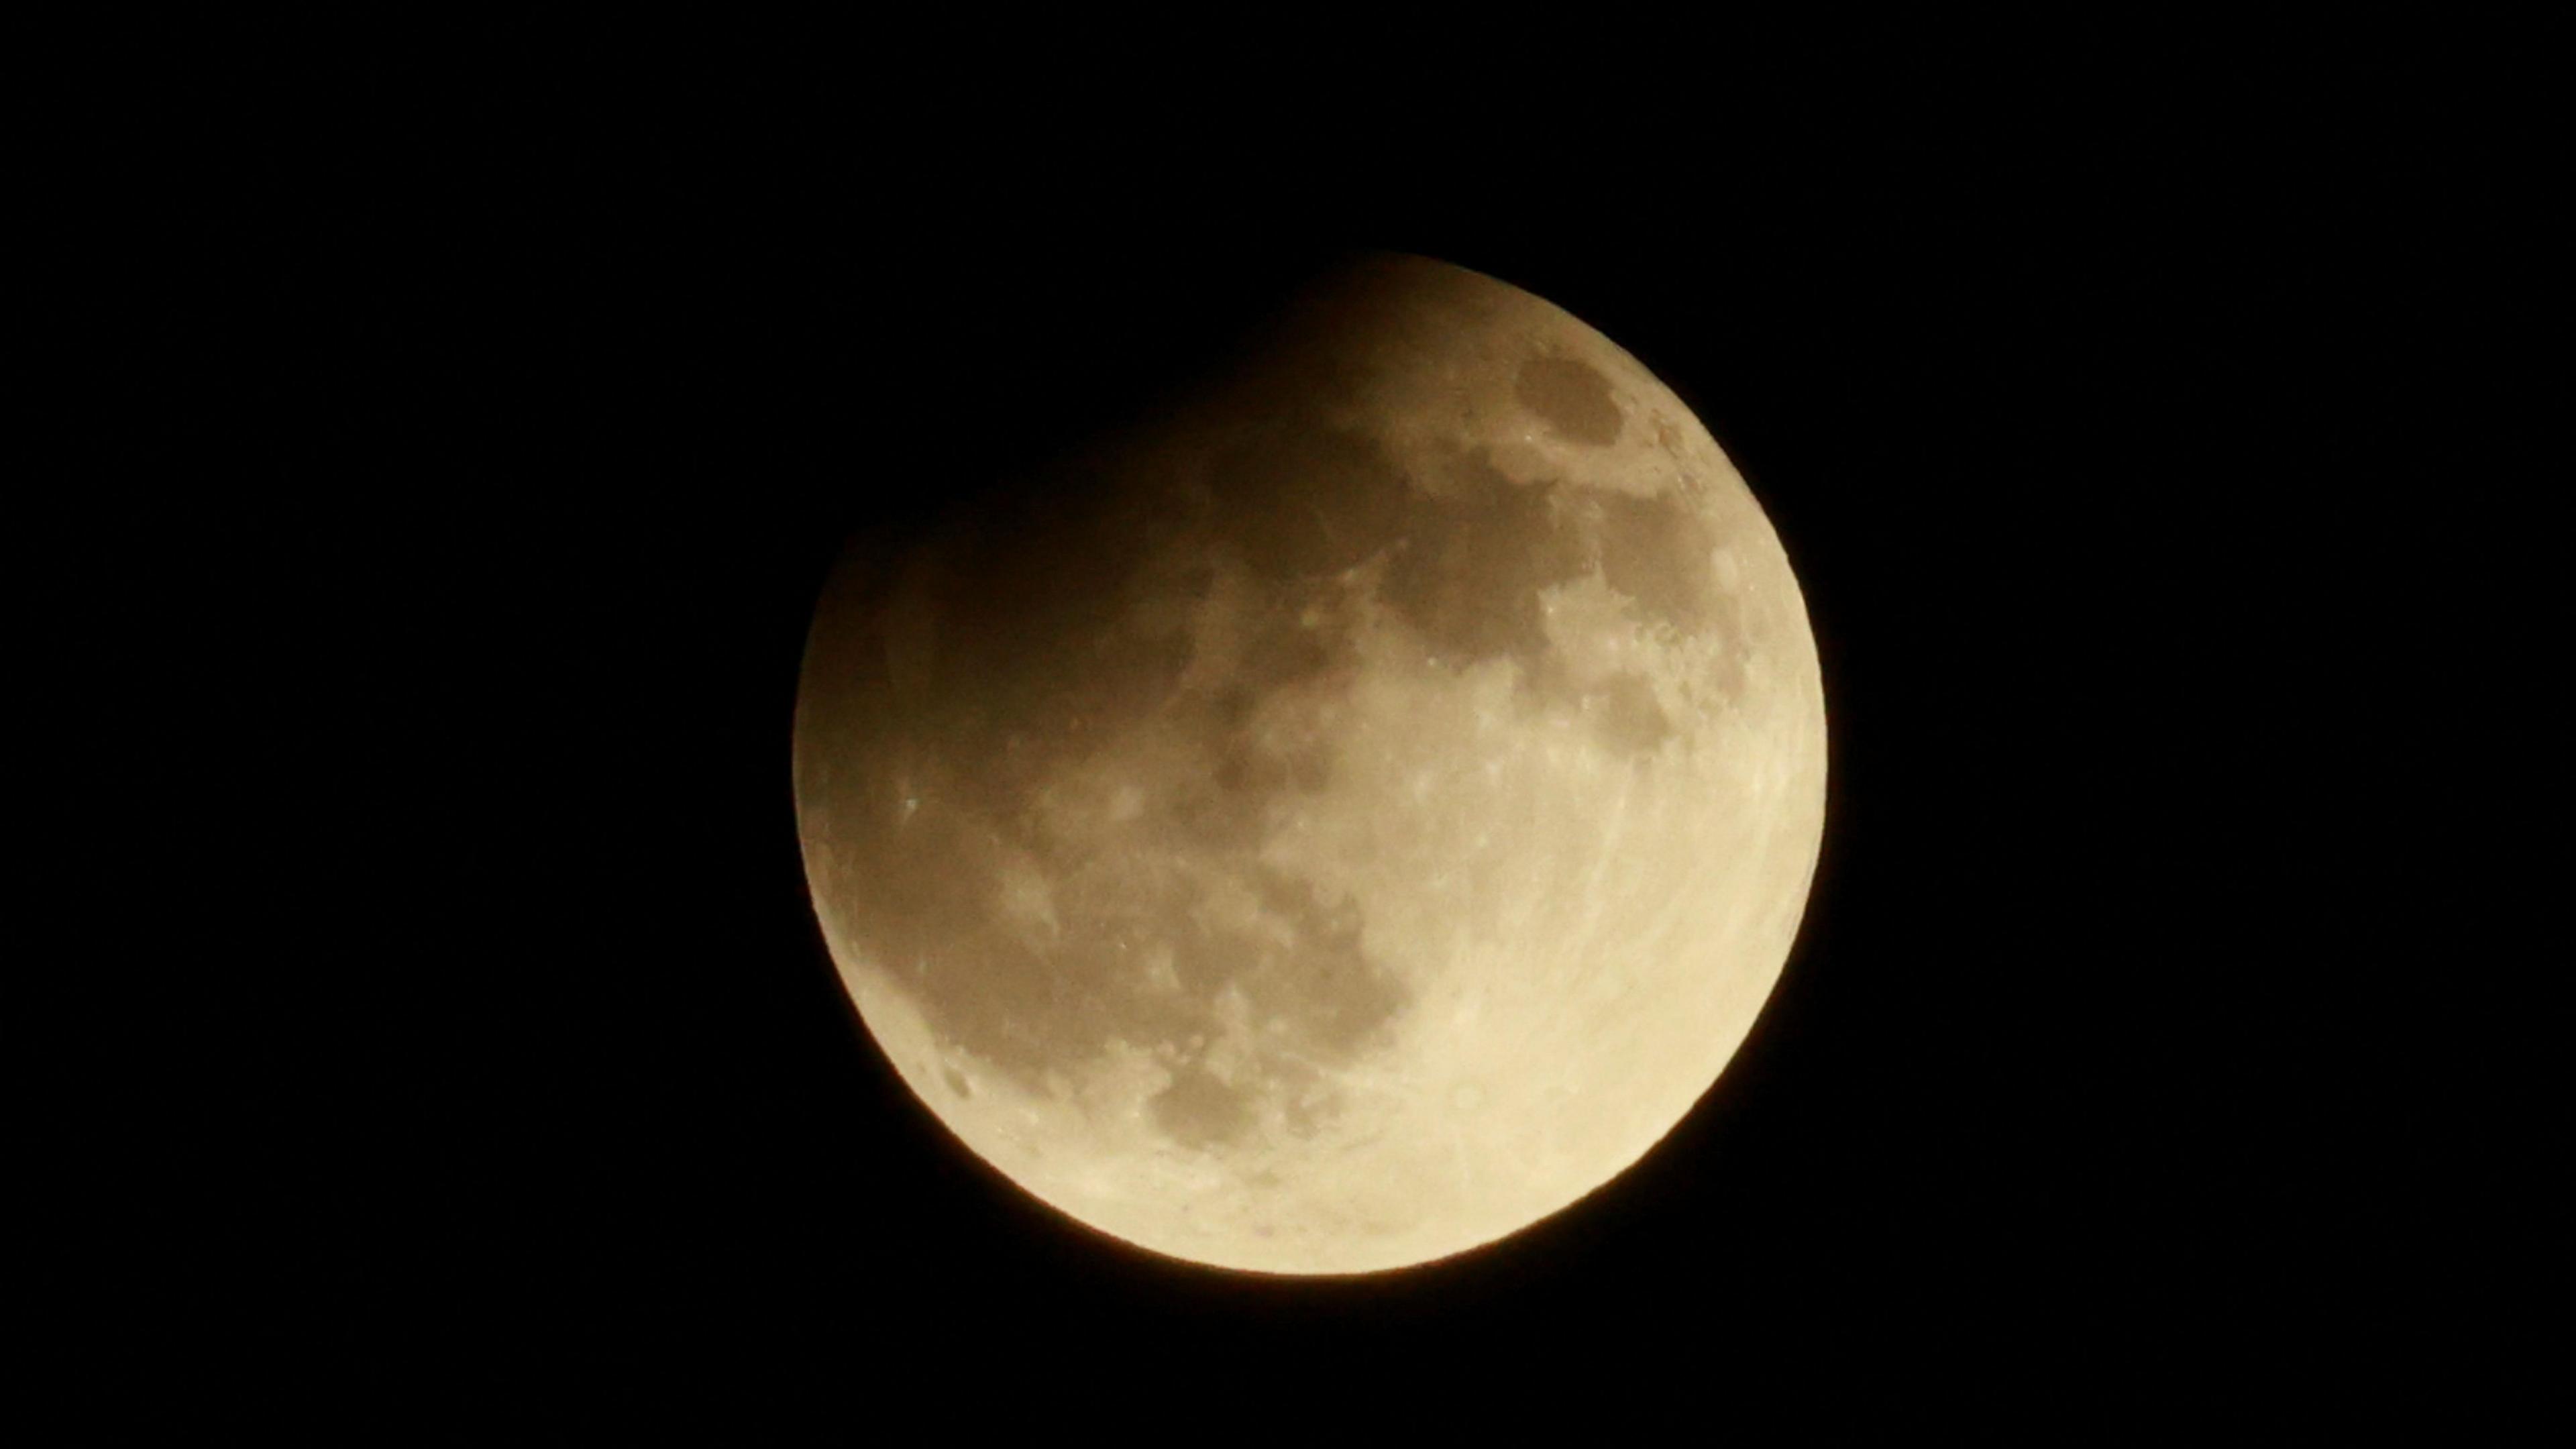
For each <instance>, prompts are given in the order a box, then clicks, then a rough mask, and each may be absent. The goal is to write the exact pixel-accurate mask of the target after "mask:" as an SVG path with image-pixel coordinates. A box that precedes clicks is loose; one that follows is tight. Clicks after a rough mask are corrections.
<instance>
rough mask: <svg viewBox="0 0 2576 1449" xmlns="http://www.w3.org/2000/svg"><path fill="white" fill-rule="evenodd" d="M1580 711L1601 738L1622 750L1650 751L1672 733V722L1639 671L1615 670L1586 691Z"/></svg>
mask: <svg viewBox="0 0 2576 1449" xmlns="http://www.w3.org/2000/svg"><path fill="white" fill-rule="evenodd" d="M1583 712H1584V715H1585V717H1586V718H1588V719H1589V720H1590V721H1591V722H1592V728H1593V731H1594V732H1595V733H1596V734H1597V735H1599V736H1600V739H1601V742H1602V743H1603V744H1605V745H1607V746H1609V747H1610V748H1611V749H1614V750H1617V751H1619V752H1620V753H1622V754H1652V753H1653V752H1654V751H1656V750H1657V749H1660V748H1662V746H1663V743H1664V741H1666V740H1668V739H1671V738H1672V736H1673V722H1672V721H1671V720H1670V719H1669V718H1667V717H1666V716H1665V714H1664V707H1663V705H1661V704H1660V703H1658V702H1657V701H1656V699H1655V690H1654V686H1653V685H1650V684H1648V683H1647V682H1646V679H1645V676H1643V675H1638V674H1614V675H1612V676H1610V678H1609V679H1608V680H1607V681H1605V682H1604V683H1602V684H1601V685H1599V686H1598V687H1596V688H1595V689H1594V690H1592V691H1591V692H1590V693H1589V694H1587V695H1586V696H1585V698H1584V701H1583Z"/></svg>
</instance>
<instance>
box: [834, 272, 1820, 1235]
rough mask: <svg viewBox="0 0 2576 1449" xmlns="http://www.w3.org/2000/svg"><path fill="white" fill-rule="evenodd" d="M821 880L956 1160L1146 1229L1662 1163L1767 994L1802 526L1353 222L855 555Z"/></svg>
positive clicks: (1671, 404) (1802, 812) (1367, 1211)
mask: <svg viewBox="0 0 2576 1449" xmlns="http://www.w3.org/2000/svg"><path fill="white" fill-rule="evenodd" d="M794 749H795V792H796V803H797V810H798V817H799V826H800V831H801V834H802V838H803V843H804V851H805V862H806V871H807V876H808V880H809V882H810V884H811V886H812V890H813V897H814V903H815V908H816V910H817V912H818V914H819V916H820V918H821V922H822V926H823V931H824V934H825V937H826V939H827V940H828V942H829V944H830V947H831V951H832V954H833V957H834V959H835V960H836V961H837V963H838V965H839V968H840V971H841V973H842V976H843V979H844V981H845V982H846V983H847V985H848V988H849V991H850V994H851V996H852V998H853V999H854V1000H855V1002H856V1004H857V1007H858V1010H859V1014H860V1017H861V1019H862V1020H864V1021H865V1023H866V1024H867V1027H868V1030H869V1032H870V1033H871V1034H872V1035H873V1036H874V1037H875V1038H876V1040H877V1042H878V1043H879V1045H880V1046H882V1047H883V1049H884V1050H885V1052H886V1054H887V1056H888V1057H889V1058H890V1059H891V1060H892V1062H893V1064H894V1066H895V1068H896V1069H897V1070H898V1071H899V1072H900V1073H901V1074H902V1077H903V1079H904V1081H905V1082H906V1083H907V1084H909V1085H910V1087H911V1088H912V1090H913V1091H914V1092H916V1093H917V1094H919V1096H920V1097H921V1099H922V1101H923V1102H925V1103H927V1104H928V1105H929V1107H930V1109H931V1110H932V1111H933V1112H934V1113H936V1114H937V1115H938V1117H939V1119H940V1120H941V1121H942V1122H943V1123H945V1124H946V1125H947V1126H948V1128H949V1129H950V1130H951V1131H952V1132H954V1133H955V1134H956V1136H957V1137H958V1138H959V1139H961V1140H962V1141H963V1142H964V1143H965V1144H966V1145H967V1146H968V1147H970V1148H971V1149H973V1150H974V1151H975V1152H976V1153H977V1154H979V1155H980V1156H982V1157H983V1158H984V1159H985V1160H986V1161H988V1162H990V1163H991V1164H992V1165H993V1166H994V1167H996V1168H998V1169H999V1170H1000V1171H1001V1172H1002V1173H1004V1174H1005V1175H1006V1176H1008V1177H1009V1178H1010V1179H1011V1180H1012V1181H1014V1182H1016V1183H1018V1184H1020V1185H1021V1186H1022V1187H1024V1188H1026V1189H1027V1190H1028V1191H1029V1192H1031V1193H1033V1194H1035V1195H1036V1196H1037V1197H1039V1198H1040V1199H1042V1200H1044V1201H1045V1202H1047V1203H1050V1204H1052V1205H1053V1206H1055V1207H1056V1208H1058V1209H1060V1210H1062V1211H1063V1212H1065V1213H1067V1214H1070V1215H1071V1216H1072V1217H1074V1218H1076V1219H1078V1220H1079V1221H1081V1222H1083V1223H1086V1224H1089V1225H1090V1226H1092V1227H1094V1228H1097V1229H1100V1230H1102V1231H1104V1232H1107V1233H1111V1234H1114V1235H1116V1236H1117V1237H1119V1238H1122V1239H1125V1240H1127V1241H1129V1242H1132V1243H1136V1244H1139V1245H1141V1246H1143V1247H1146V1248H1149V1249H1152V1250H1155V1251H1157V1252H1160V1253H1165V1254H1169V1255H1172V1256H1175V1257H1179V1258H1185V1259H1191V1260H1195V1261H1198V1262H1202V1263H1210V1264H1218V1265H1223V1266H1226V1267H1232V1268H1241V1269H1252V1270H1260V1271H1267V1272H1274V1273H1359V1272H1370V1271H1375V1270H1380V1269H1388V1268H1395V1267H1400V1266H1403V1265H1406V1264H1412V1263H1419V1262H1423V1261H1426V1260H1429V1259H1433V1258H1439V1257H1444V1256H1447V1255H1450V1254H1453V1253H1457V1252H1460V1251H1462V1250H1465V1249H1468V1248H1473V1247H1476V1246H1478V1245H1480V1244H1483V1243H1488V1242H1491V1241H1493V1240H1494V1239H1497V1238H1500V1237H1503V1236H1505V1235H1507V1234H1509V1233H1512V1232H1514V1231H1516V1230H1518V1229H1520V1228H1522V1227H1524V1226H1527V1225H1528V1224H1530V1223H1532V1222H1534V1221H1536V1220H1537V1219H1539V1218H1541V1217H1544V1216H1546V1215H1548V1214H1550V1213H1553V1212H1555V1211H1557V1210H1558V1209H1560V1208H1563V1207H1565V1206H1567V1205H1568V1204H1570V1203H1572V1202H1574V1201H1575V1200H1576V1199H1578V1198H1580V1197H1582V1196H1583V1195H1584V1194H1586V1193H1588V1192H1590V1191H1592V1190H1593V1189H1595V1188H1597V1187H1599V1186H1601V1185H1602V1184H1604V1183H1606V1182H1608V1181H1609V1180H1610V1179H1611V1178H1613V1177H1615V1176H1616V1175H1618V1174H1619V1173H1620V1172H1621V1171H1622V1170H1623V1169H1625V1168H1626V1167H1628V1166H1629V1165H1630V1164H1631V1163H1634V1162H1635V1161H1636V1160H1637V1159H1638V1158H1639V1157H1640V1156H1642V1155H1643V1154H1644V1153H1645V1152H1646V1151H1647V1150H1648V1149H1649V1148H1651V1147H1653V1146H1654V1144H1655V1143H1656V1142H1657V1141H1658V1140H1659V1139H1661V1138H1662V1137H1663V1136H1664V1135H1665V1133H1667V1132H1668V1131H1670V1130H1671V1128H1672V1127H1673V1125H1674V1124H1675V1123H1677V1122H1678V1121H1680V1119H1681V1118H1682V1116H1683V1115H1684V1114H1685V1113H1687V1112H1688V1111H1689V1110H1690V1109H1691V1107H1692V1105H1693V1104H1694V1103H1695V1102H1696V1101H1697V1100H1698V1099H1699V1098H1700V1097H1701V1095H1702V1094H1704V1093H1705V1092H1706V1091H1707V1090H1708V1089H1709V1087H1710V1085H1711V1084H1712V1083H1713V1082H1714V1081H1715V1080H1716V1079H1717V1076H1718V1074H1719V1072H1720V1071H1721V1070H1722V1069H1723V1068H1724V1067H1725V1065H1726V1063H1727V1060H1728V1059H1729V1058H1730V1057H1731V1056H1732V1055H1733V1054H1734V1052H1735V1050H1736V1048H1737V1046H1738V1045H1739V1044H1740V1043H1741V1042H1742V1041H1743V1039H1744V1036H1745V1034H1746V1032H1747V1031H1748V1030H1749V1029H1750V1028H1751V1026H1752V1023H1753V1019H1754V1016H1755V1014H1756V1013H1757V1012H1758V1011H1759V1010H1760V1009H1761V1007H1762V1004H1763V1001H1764V999H1765V998H1766V997H1767V996H1768V994H1769V993H1770V990H1771V988H1772V985H1773V983H1774V982H1775V981H1776V980H1777V979H1778V976H1779V974H1780V970H1781V967H1782V965H1783V963H1784V962H1785V960H1786V958H1787V955H1788V951H1789V947H1790V942H1791V939H1792V937H1793V936H1794V934H1795V932H1796V929H1797V925H1798V920H1799V917H1800V914H1801V912H1802V911H1803V909H1804V906H1805V902H1806V898H1807V892H1808V886H1809V882H1810V880H1811V877H1812V875H1813V872H1814V867H1815V862H1816V853H1817V847H1818V843H1819V838H1820V835H1821V832H1822V827H1823V813H1824V799H1825V715H1824V698H1823V692H1822V689H1821V686H1820V682H1819V676H1818V672H1817V662H1816V651H1815V644H1814V640H1813V638H1812V636H1811V634H1810V633H1809V629H1808V624H1807V616H1806V610H1805V606H1804V603H1803V601H1802V600H1801V598H1800V596H1799V592H1798V584H1797V580H1796V579H1795V578H1794V577H1793V576H1792V574H1791V572H1790V568H1789V561H1788V559H1787V557H1786V555H1785V554H1784V553H1783V552H1782V550H1781V546H1780V543H1779V540H1778V538H1777V537H1776V536H1775V535H1774V533H1773V532H1772V529H1771V526H1770V524H1769V522H1768V521H1767V520H1766V519H1765V518H1764V517H1763V514H1762V511H1761V509H1760V507H1759V506H1758V505H1757V504H1756V503H1755V502H1754V500H1753V497H1752V495H1751V494H1750V493H1749V492H1748V491H1747V490H1746V488H1745V486H1744V483H1743V480H1742V479H1741V478H1740V477H1738V476H1737V474H1736V471H1735V469H1734V468H1733V467H1732V466H1731V465H1730V464H1729V463H1728V461H1727V459H1726V457H1725V456H1724V454H1722V453H1721V452H1720V451H1719V449H1718V446H1717V444H1716V443H1715V441H1714V440H1712V439H1711V438H1710V436H1709V434H1708V431H1707V429H1705V428H1704V427H1702V426H1701V424H1700V423H1699V421H1698V420H1697V419H1696V418H1694V417H1693V416H1692V415H1691V414H1690V412H1689V410H1688V409H1687V408H1685V407H1684V406H1683V405H1682V403H1681V401H1680V400H1679V399H1678V398H1676V397H1675V396H1674V395H1673V394H1672V393H1671V392H1670V391H1669V390H1668V389H1666V388H1665V387H1664V386H1663V385H1662V384H1661V383H1659V382H1657V381H1656V380H1655V378H1654V377H1653V376H1651V375H1650V374H1649V373H1648V372H1647V371H1646V369H1645V368H1644V367H1643V366H1641V365H1640V364H1639V363H1638V362H1637V361H1636V359H1634V358H1632V357H1630V356H1629V355H1628V354H1627V353H1625V352H1623V351H1621V350H1620V349H1619V348H1618V347H1616V346H1614V345H1613V344H1612V343H1611V342H1610V341H1609V339H1607V338H1605V337H1603V336H1601V335H1600V334H1599V333H1597V332H1595V331H1593V330H1592V329H1591V328H1589V327H1587V326H1585V325H1584V324H1583V323H1581V322H1579V321H1577V320H1576V319H1575V318H1573V317H1571V316H1569V315H1568V314H1566V313H1565V312H1563V311H1561V310H1559V309H1558V308H1556V307H1554V306H1552V305H1550V304H1549V303H1547V302H1544V301H1542V300H1540V299H1539V298H1537V297H1534V296H1531V295H1530V294H1528V293H1526V292H1523V291H1520V290H1518V289H1517V288H1514V287H1511V286H1508V285H1506V284H1504V283H1502V282H1498V281H1495V280H1493V279H1491V278H1488V277H1485V276H1481V275H1479V274H1476V273H1473V272H1468V271H1464V270H1461V269H1458V268H1456V267H1451V266H1447V265H1444V264H1441V263H1436V262H1431V261H1426V260H1422V259H1419V258H1409V257H1382V256H1381V257H1371V258H1367V259H1364V260H1362V261H1360V262H1357V263H1355V264H1353V265H1351V266H1349V267H1347V268H1344V269H1342V270H1340V271H1338V272H1336V273H1335V274H1334V275H1332V276H1331V277H1330V278H1329V279H1327V280H1325V281H1323V282H1321V283H1319V284H1317V285H1316V286H1314V287H1312V288H1310V289H1309V290H1307V291H1306V292H1305V293H1303V294H1302V295H1301V296H1300V297H1299V299H1298V300H1297V302H1296V303H1295V304H1294V305H1293V306H1291V307H1290V308H1289V309H1287V310H1286V311H1285V312H1284V313H1283V314H1282V316H1281V317H1280V318H1279V319H1278V321H1277V323H1276V325H1275V326H1274V327H1273V328H1271V329H1270V330H1269V331H1268V332H1267V333H1266V334H1265V335H1264V337H1263V339H1262V341H1261V342H1260V343H1259V344H1258V345H1257V346H1254V347H1251V348H1249V349H1247V350H1246V351H1245V352H1244V353H1243V354H1242V355H1240V356H1239V357H1237V358H1236V359H1235V361H1234V363H1233V364H1232V365H1231V366H1230V369H1229V370H1228V371H1226V372H1225V374H1224V375H1223V376H1221V377H1217V378H1212V379H1210V380H1209V381H1208V382H1207V383H1206V385H1205V386H1203V387H1201V388H1200V389H1198V390H1197V391H1196V392H1195V393H1193V394H1191V395H1190V396H1189V397H1188V398H1187V399H1186V400H1185V401H1182V402H1178V403H1175V404H1174V405H1172V406H1171V407H1169V408H1167V409H1165V410H1164V411H1163V412H1162V413H1161V414H1159V415H1158V416H1157V417H1155V418H1154V419H1153V420H1152V421H1150V422H1148V423H1144V424H1141V425H1138V426H1134V427H1131V428H1128V429H1126V430H1125V431H1123V432H1121V433H1120V434H1118V435H1117V436H1115V437H1113V438H1109V439H1106V440H1103V441H1100V442H1098V443H1097V444H1096V445H1095V446H1093V447H1091V448H1090V449H1089V450H1088V451H1086V452H1083V453H1081V454H1080V455H1078V456H1076V457H1073V458H1072V459H1070V460H1068V461H1067V462H1065V463H1064V465H1063V466H1062V467H1061V468H1060V469H1059V470H1058V472H1057V473H1056V474H1055V475H1053V476H1052V477H1051V478H1050V479H1048V480H1046V481H1045V482H1043V483H1042V484H1040V485H1037V486H1033V487H1031V488H1028V489H1024V490H1020V491H1017V492H1013V493H1009V494H1006V495H1001V496H998V497H996V498H994V499H990V500H987V501H986V502H985V503H983V504H982V505H980V506H979V507H978V508H976V509H974V510H970V511H969V512H967V513H966V514H964V515H962V516H959V517H956V518H954V519H952V520H950V521H949V522H948V523H946V524H945V525H943V526H942V527H940V528H938V529H935V530H931V531H929V532H927V533H925V534H923V535H922V536H919V537H915V538H912V539H909V540H906V541H904V542H902V543H900V544H888V543H883V542H877V541H871V540H865V539H863V540H862V541H860V542H858V543H855V544H853V546H852V548H851V550H850V552H849V554H848V555H847V556H846V557H845V558H844V560H843V562H842V565H841V567H840V569H839V570H838V571H837V572H836V574H835V576H834V579H833V581H832V583H831V584H830V585H829V586H828V588H827V590H826V593H825V596H824V598H823V600H822V602H821V603H820V605H819V606H818V608H817V611H816V615H815V619H814V623H813V630H812V634H811V637H810V639H809V642H808V646H807V651H806V657H805V666H804V675H803V680H802V684H801V689H800V693H799V696H798V701H797V713H796V727H795V746H794Z"/></svg>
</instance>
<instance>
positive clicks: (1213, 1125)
mask: <svg viewBox="0 0 2576 1449" xmlns="http://www.w3.org/2000/svg"><path fill="white" fill-rule="evenodd" d="M1151 1111H1152V1112H1153V1114H1154V1125H1155V1126H1157V1127H1160V1128H1162V1129H1163V1134H1164V1135H1165V1136H1167V1137H1170V1138H1171V1139H1172V1140H1173V1141H1175V1142H1178V1143H1180V1144H1182V1145H1183V1146H1185V1147H1212V1146H1215V1145H1216V1144H1218V1143H1221V1142H1231V1141H1233V1140H1234V1139H1236V1138H1238V1137H1241V1136H1242V1135H1243V1133H1244V1130H1245V1129H1246V1128H1248V1127H1250V1126H1252V1124H1253V1120H1254V1117H1253V1110H1252V1104H1251V1103H1250V1102H1248V1101H1247V1100H1245V1097H1244V1094H1243V1093H1242V1092H1240V1091H1237V1090H1235V1089H1234V1088H1232V1087H1229V1086H1227V1085H1226V1084H1225V1083H1224V1082H1223V1081H1221V1080H1219V1079H1218V1077H1217V1075H1216V1074H1215V1073H1214V1072H1211V1071H1209V1070H1207V1069H1206V1068H1205V1067H1201V1066H1195V1065H1192V1066H1185V1067H1182V1068H1181V1069H1180V1070H1179V1071H1177V1072H1174V1073H1173V1074H1172V1084H1171V1085H1170V1086H1168V1087H1165V1088H1164V1089H1163V1090H1162V1091H1160V1092H1158V1093H1156V1094H1155V1095H1154V1099H1153V1102H1152V1105H1151Z"/></svg>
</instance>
